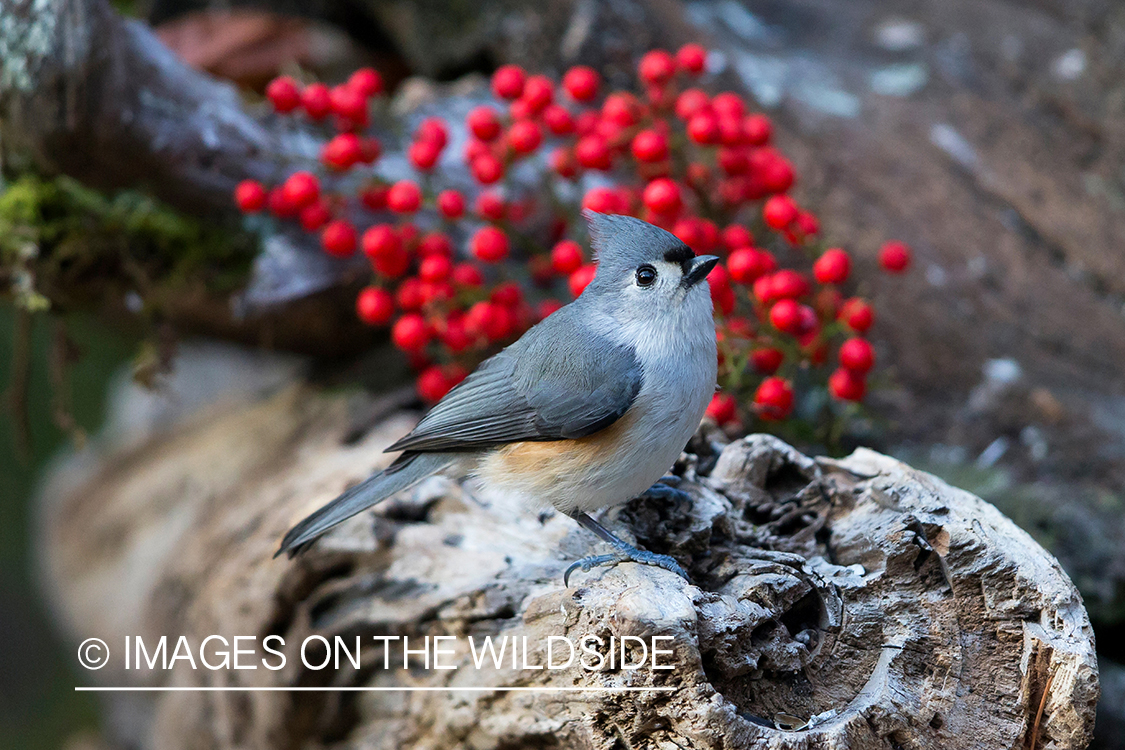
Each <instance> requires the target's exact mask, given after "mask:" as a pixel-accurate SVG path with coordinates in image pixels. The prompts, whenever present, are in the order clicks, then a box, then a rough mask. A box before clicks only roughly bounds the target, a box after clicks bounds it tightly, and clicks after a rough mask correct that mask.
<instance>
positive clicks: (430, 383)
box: [414, 365, 453, 403]
mask: <svg viewBox="0 0 1125 750" xmlns="http://www.w3.org/2000/svg"><path fill="white" fill-rule="evenodd" d="M414 386H415V388H416V389H417V391H418V395H419V396H421V397H422V400H423V401H428V402H430V403H436V402H438V401H440V400H441V399H442V398H443V397H444V396H445V394H447V393H449V391H450V390H451V389H452V388H453V385H452V384H451V383H450V382H449V380H448V378H446V377H445V372H444V370H443V369H442V367H441V365H430V366H429V367H427V368H426V369H425V370H423V371H422V372H421V374H420V375H418V379H417V380H416V381H415V383H414Z"/></svg>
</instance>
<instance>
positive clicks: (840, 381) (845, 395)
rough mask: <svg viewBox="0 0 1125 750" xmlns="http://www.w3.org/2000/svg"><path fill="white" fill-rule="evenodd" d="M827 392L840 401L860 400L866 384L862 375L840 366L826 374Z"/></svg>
mask: <svg viewBox="0 0 1125 750" xmlns="http://www.w3.org/2000/svg"><path fill="white" fill-rule="evenodd" d="M828 392H829V393H831V394H832V395H833V396H835V397H836V398H838V399H840V400H841V401H862V400H863V396H864V394H865V393H866V392H867V384H866V383H865V382H864V380H863V375H861V374H859V373H856V372H852V371H851V370H845V369H844V368H840V369H838V370H836V371H835V372H833V373H832V374H831V375H829V376H828Z"/></svg>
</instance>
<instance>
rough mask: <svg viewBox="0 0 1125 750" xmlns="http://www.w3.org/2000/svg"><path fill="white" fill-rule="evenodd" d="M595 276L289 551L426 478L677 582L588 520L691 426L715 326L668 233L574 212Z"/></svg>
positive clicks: (437, 409) (709, 365) (302, 532)
mask: <svg viewBox="0 0 1125 750" xmlns="http://www.w3.org/2000/svg"><path fill="white" fill-rule="evenodd" d="M586 218H587V220H588V221H589V223H590V230H591V238H592V244H593V246H594V249H595V250H596V251H597V257H598V270H597V274H596V276H595V277H594V280H593V281H591V282H590V284H589V285H588V286H587V287H586V289H585V291H583V292H582V294H581V295H580V296H579V297H578V298H577V299H576V300H574V301H573V302H571V303H570V304H568V305H566V306H564V307H562V308H561V309H559V310H557V311H556V312H554V313H553V314H552V315H550V316H548V317H547V318H546V319H544V320H543V321H542V322H540V323H539V324H538V325H536V326H534V327H533V328H531V329H530V330H529V331H527V333H525V334H524V335H523V336H522V337H520V339H519V340H518V341H516V342H515V343H514V344H512V345H511V346H509V347H507V348H506V349H504V350H503V351H501V352H500V353H499V354H496V355H495V356H493V357H491V358H489V359H487V360H485V361H484V362H482V363H481V365H480V367H478V368H477V369H476V370H475V371H474V372H473V373H472V374H471V375H469V377H467V378H466V379H465V380H464V381H462V382H461V384H460V385H458V386H457V387H456V388H454V389H453V390H451V391H450V392H449V393H448V394H447V395H446V396H445V398H443V399H442V400H441V401H440V402H438V404H437V405H436V406H434V408H433V409H432V410H431V411H430V412H429V413H428V414H426V416H425V417H424V418H423V419H422V421H420V422H419V423H418V426H417V427H415V428H414V430H413V431H411V432H410V434H408V435H407V436H406V437H404V438H402V439H401V440H399V441H398V442H397V443H395V444H394V445H392V446H390V447H389V448H387V451H402V455H400V456H399V457H398V458H397V459H395V461H394V462H393V463H392V464H391V465H390V466H389V467H387V468H386V469H385V470H384V471H381V472H379V473H377V474H375V475H373V476H372V477H370V478H368V479H367V480H366V481H364V482H362V483H361V484H359V485H356V486H355V487H353V488H351V489H350V490H348V491H347V492H345V493H344V494H342V495H340V496H339V497H338V498H336V499H335V500H333V501H332V502H330V503H328V504H327V505H325V506H324V507H322V508H320V509H319V510H317V511H316V512H314V513H312V514H311V515H310V516H308V517H307V518H305V519H304V520H303V521H301V522H300V523H298V524H297V525H296V526H294V527H293V528H292V529H291V530H290V531H289V533H288V534H286V535H285V538H284V539H283V540H282V542H281V548H280V549H279V550H278V554H281V553H282V552H288V553H289V554H290V556H292V555H294V554H296V553H297V552H299V551H300V550H302V549H303V548H305V547H306V546H307V545H308V544H309V543H310V542H312V541H313V540H314V539H316V538H317V537H318V536H320V535H321V534H323V533H324V532H325V531H327V530H328V529H330V528H332V527H333V526H335V525H336V524H338V523H340V522H341V521H344V520H345V519H348V518H350V517H352V516H354V515H355V514H357V513H359V512H361V511H363V510H365V509H367V508H369V507H371V506H372V505H375V504H376V503H378V502H380V501H382V500H385V499H386V498H388V497H390V496H391V495H393V494H395V493H396V492H400V491H402V490H404V489H406V488H408V487H410V486H412V485H414V484H416V483H418V482H420V481H421V480H422V479H425V478H426V477H428V476H431V475H433V474H438V473H441V474H446V475H449V476H454V477H464V476H469V475H473V476H476V477H477V478H478V479H479V481H480V482H481V483H482V484H483V485H484V487H485V489H487V490H489V491H490V492H502V493H510V494H515V495H518V496H520V498H521V500H523V501H524V502H531V503H535V504H542V505H544V506H545V505H547V504H550V505H551V506H554V507H555V508H557V509H558V510H560V511H562V512H563V513H566V514H567V515H569V516H570V517H571V518H573V519H574V520H576V521H577V522H578V523H579V524H580V525H582V526H583V527H585V528H586V529H589V530H590V531H592V532H593V533H594V534H596V535H597V536H598V537H600V538H601V539H602V540H604V541H606V542H608V543H609V544H610V545H611V546H612V547H613V548H614V553H613V554H609V555H597V556H593V557H588V558H585V559H583V560H580V561H578V562H576V563H575V564H574V565H572V566H571V567H570V568H569V569H568V570H567V572H566V576H564V582H565V581H566V579H568V578H569V576H570V573H571V572H572V571H573V570H574V569H575V568H578V567H581V568H582V569H583V570H590V569H591V568H592V567H594V566H595V565H604V564H616V563H618V562H621V561H625V560H629V561H633V562H639V563H644V564H647V565H656V566H659V567H662V568H665V569H668V570H672V571H674V572H676V573H678V574H679V575H681V576H684V577H685V578H686V577H687V576H686V574H685V573H684V571H683V569H682V568H680V566H679V565H678V564H677V563H676V561H675V560H673V559H672V558H671V557H668V556H667V555H657V554H654V553H652V552H648V551H645V550H639V549H637V548H635V547H633V546H632V545H629V544H628V543H626V542H624V541H623V540H621V539H618V538H617V537H616V536H615V535H614V534H612V533H611V532H610V531H609V530H608V529H606V528H605V527H604V526H602V525H601V524H599V523H598V522H597V521H595V520H594V519H593V518H591V517H590V515H589V513H590V512H591V511H595V510H597V509H599V508H604V507H609V506H613V505H618V504H621V503H624V502H627V501H628V500H630V499H632V498H634V497H638V496H642V495H648V496H653V495H664V496H667V495H670V494H678V493H676V491H675V490H674V489H673V488H671V487H668V486H666V485H664V484H654V483H656V482H657V480H659V479H660V478H661V477H662V476H663V475H664V473H665V472H666V471H667V470H668V469H669V468H670V467H671V466H672V464H673V463H674V462H675V461H676V459H677V458H678V457H679V455H680V452H681V451H682V450H683V448H684V446H685V445H686V444H687V442H688V440H689V439H690V438H691V436H692V434H693V433H694V432H695V430H696V428H697V427H698V426H699V422H700V420H701V419H702V418H703V413H704V411H705V410H706V409H707V404H708V403H709V402H710V399H711V396H712V394H713V393H714V390H715V376H716V365H717V362H716V351H715V325H714V320H713V317H712V306H711V294H710V290H709V288H708V285H707V281H706V278H707V274H708V273H709V272H710V271H711V269H712V268H713V267H714V266H715V263H717V262H718V260H719V259H718V258H716V257H715V256H713V255H702V256H696V255H695V253H693V252H692V250H691V248H689V247H688V246H687V245H685V244H684V243H683V242H681V241H680V239H679V238H677V237H676V236H675V235H673V234H671V233H670V232H666V231H664V230H663V229H659V228H657V227H654V226H652V225H651V224H647V223H645V222H643V221H641V220H639V219H634V218H632V217H628V216H609V215H604V214H595V213H592V212H587V213H586Z"/></svg>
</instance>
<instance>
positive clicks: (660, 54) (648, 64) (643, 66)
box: [637, 49, 676, 86]
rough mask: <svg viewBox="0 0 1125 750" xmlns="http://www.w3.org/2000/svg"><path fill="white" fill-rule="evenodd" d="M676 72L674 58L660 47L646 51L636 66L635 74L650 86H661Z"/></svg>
mask: <svg viewBox="0 0 1125 750" xmlns="http://www.w3.org/2000/svg"><path fill="white" fill-rule="evenodd" d="M675 74H676V59H675V58H674V57H672V56H671V55H670V54H668V53H667V52H665V51H664V50H662V49H654V50H652V51H651V52H646V53H645V54H644V56H643V57H642V58H641V62H640V64H639V65H638V66H637V75H638V76H640V79H641V80H642V81H644V82H645V83H647V84H649V85H652V86H663V85H664V84H666V83H668V81H670V80H672V76H674V75H675Z"/></svg>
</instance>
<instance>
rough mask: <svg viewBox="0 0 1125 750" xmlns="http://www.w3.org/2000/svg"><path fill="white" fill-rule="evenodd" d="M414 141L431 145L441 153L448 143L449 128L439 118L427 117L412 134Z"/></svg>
mask: <svg viewBox="0 0 1125 750" xmlns="http://www.w3.org/2000/svg"><path fill="white" fill-rule="evenodd" d="M414 140H416V141H426V142H428V143H432V144H434V145H435V146H437V148H438V151H441V150H442V149H443V148H445V144H447V143H449V128H448V127H446V124H445V120H443V119H441V118H440V117H427V118H426V119H425V120H422V122H421V123H420V124H419V125H418V130H416V131H415V132H414Z"/></svg>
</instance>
